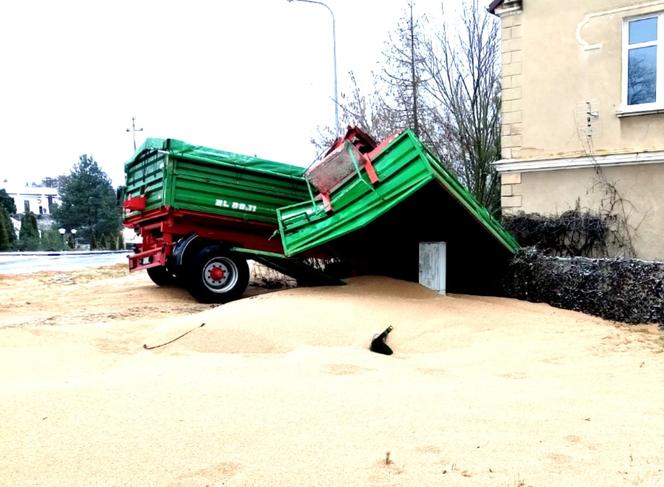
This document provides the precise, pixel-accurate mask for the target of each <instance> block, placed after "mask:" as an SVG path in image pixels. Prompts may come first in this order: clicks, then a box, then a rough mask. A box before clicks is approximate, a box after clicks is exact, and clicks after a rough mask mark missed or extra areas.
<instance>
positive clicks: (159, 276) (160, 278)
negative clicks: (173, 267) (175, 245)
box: [147, 266, 177, 286]
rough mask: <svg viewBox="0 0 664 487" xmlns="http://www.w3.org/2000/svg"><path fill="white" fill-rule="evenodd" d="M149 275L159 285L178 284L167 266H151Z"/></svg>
mask: <svg viewBox="0 0 664 487" xmlns="http://www.w3.org/2000/svg"><path fill="white" fill-rule="evenodd" d="M147 272H148V276H150V279H152V282H154V283H155V284H156V285H157V286H174V285H176V284H177V282H176V278H175V276H174V275H173V273H172V272H170V271H169V270H168V269H167V268H166V267H165V266H159V267H150V268H149V269H148V270H147Z"/></svg>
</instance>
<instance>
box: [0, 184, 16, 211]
mask: <svg viewBox="0 0 664 487" xmlns="http://www.w3.org/2000/svg"><path fill="white" fill-rule="evenodd" d="M0 208H4V209H5V210H7V212H8V213H9V214H10V215H15V214H16V203H14V198H12V197H11V196H9V194H7V191H6V190H4V189H0Z"/></svg>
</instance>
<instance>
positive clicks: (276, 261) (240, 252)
mask: <svg viewBox="0 0 664 487" xmlns="http://www.w3.org/2000/svg"><path fill="white" fill-rule="evenodd" d="M125 172H126V177H127V192H126V200H125V203H124V207H125V210H126V214H125V219H124V224H125V226H127V227H131V228H134V229H135V230H136V231H137V232H138V233H140V234H141V235H142V237H143V243H142V244H141V245H140V246H139V247H138V248H137V252H136V253H135V254H134V255H132V256H130V258H129V267H130V270H139V269H147V272H148V273H149V275H150V277H151V278H152V280H153V281H154V282H156V283H157V284H159V285H165V284H171V283H182V284H184V285H185V286H186V287H187V288H188V289H189V291H190V292H191V293H192V294H193V295H194V296H195V297H196V298H197V299H198V300H200V301H206V302H223V301H227V300H230V299H234V298H237V297H239V296H240V295H241V294H242V293H243V292H244V289H245V287H246V285H247V281H248V268H247V264H246V260H245V258H247V257H251V258H253V259H255V260H258V261H260V262H262V263H265V264H267V265H270V266H272V267H274V268H276V269H278V270H280V271H282V272H285V273H287V274H288V273H291V272H292V273H291V275H294V276H295V277H297V278H298V280H300V278H303V279H301V280H302V281H305V280H306V281H307V282H309V283H311V282H312V279H311V276H307V275H306V273H307V272H309V271H308V270H307V269H308V268H307V267H306V266H302V265H301V263H302V260H304V258H307V257H312V256H315V257H322V258H324V259H328V260H334V261H336V263H337V264H340V265H339V266H338V267H341V268H344V267H345V271H346V274H367V273H371V274H384V275H390V276H393V277H397V278H402V279H407V280H412V281H417V280H418V279H417V271H418V255H417V252H418V251H417V248H418V244H419V243H421V242H428V241H444V242H446V243H447V248H448V262H449V265H448V276H449V280H450V284H451V285H450V286H449V290H450V291H457V292H475V293H495V292H496V289H497V285H498V284H497V279H498V277H499V276H500V275H501V274H502V272H503V270H504V266H505V265H506V264H507V262H509V259H510V258H511V256H512V254H513V253H514V252H515V251H516V250H517V248H518V244H517V243H516V242H515V241H514V239H513V238H512V236H511V235H510V234H509V233H508V232H507V231H505V230H504V229H503V228H502V227H501V226H500V224H499V223H498V222H497V221H496V220H494V219H493V218H492V217H491V215H490V214H489V212H488V211H487V210H486V209H485V208H483V207H482V206H481V205H480V204H479V203H478V202H477V200H476V199H475V198H474V197H473V196H472V195H471V194H470V193H469V192H468V191H467V190H466V189H465V188H464V187H463V186H462V185H461V184H460V183H459V182H458V181H457V180H456V178H455V177H454V176H453V175H452V174H451V173H450V172H449V171H447V170H446V169H445V167H444V166H443V164H441V163H440V162H439V161H438V160H437V159H436V158H435V157H434V156H433V155H432V153H431V152H430V151H428V150H427V149H426V147H424V146H423V144H422V143H421V142H420V141H419V140H418V139H417V137H415V135H414V134H413V133H412V132H411V131H410V130H405V131H402V132H399V133H396V134H394V135H393V136H391V137H388V138H387V139H386V140H384V141H382V142H381V143H380V144H378V143H377V142H376V141H374V140H373V139H372V138H371V137H370V136H368V135H367V134H365V133H364V132H362V131H361V130H359V129H357V128H349V131H348V132H347V133H346V135H345V136H344V137H340V138H339V139H337V140H336V141H335V143H334V144H333V145H332V147H331V148H330V150H329V151H328V152H327V153H326V154H325V156H324V157H323V158H322V159H321V160H320V161H318V162H316V163H315V164H313V165H312V166H310V167H309V168H307V169H306V170H305V169H304V168H302V167H297V166H291V165H287V164H281V163H277V162H273V161H266V160H263V159H259V158H256V157H248V156H243V155H239V154H234V153H231V152H225V151H219V150H215V149H210V148H206V147H201V146H194V145H191V144H187V143H185V142H181V141H178V140H174V139H166V140H162V139H148V141H147V142H146V143H145V144H144V145H143V146H142V147H141V148H140V149H139V150H138V151H137V153H136V154H135V156H134V157H133V158H132V159H131V160H130V161H129V162H127V164H126V165H125ZM315 277H316V279H319V278H320V277H321V276H320V275H316V276H315ZM305 278H306V279H305ZM326 278H327V279H328V280H327V281H326V282H333V281H334V280H330V279H329V276H326Z"/></svg>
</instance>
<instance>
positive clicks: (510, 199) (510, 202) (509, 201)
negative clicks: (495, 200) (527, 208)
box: [500, 196, 521, 208]
mask: <svg viewBox="0 0 664 487" xmlns="http://www.w3.org/2000/svg"><path fill="white" fill-rule="evenodd" d="M500 205H501V206H502V207H503V208H519V207H521V196H503V197H501V198H500Z"/></svg>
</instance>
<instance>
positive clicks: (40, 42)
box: [0, 0, 461, 186]
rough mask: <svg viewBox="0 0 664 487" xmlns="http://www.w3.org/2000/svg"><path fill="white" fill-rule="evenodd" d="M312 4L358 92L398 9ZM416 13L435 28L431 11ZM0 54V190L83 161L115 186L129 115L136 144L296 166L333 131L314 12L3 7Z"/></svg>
mask: <svg viewBox="0 0 664 487" xmlns="http://www.w3.org/2000/svg"><path fill="white" fill-rule="evenodd" d="M445 2H446V5H448V4H458V3H460V2H461V0H445ZM326 3H327V4H328V5H329V6H330V7H331V8H332V10H333V11H334V13H335V17H336V24H337V57H338V73H339V81H340V90H343V88H344V87H347V86H348V76H347V73H348V71H349V70H351V69H352V70H354V71H355V72H356V73H357V74H358V76H359V78H360V81H362V82H367V81H368V80H369V79H370V74H369V73H370V72H371V70H376V62H377V61H379V60H381V51H382V49H383V47H384V43H385V41H386V39H387V36H388V33H389V32H390V31H393V30H394V28H395V26H396V24H397V22H398V19H399V17H400V16H401V15H402V14H403V13H404V12H405V9H406V6H407V2H406V0H327V2H326ZM416 7H417V9H418V10H419V11H421V12H428V13H429V14H430V15H435V13H436V12H438V11H439V9H440V0H419V2H417V3H416ZM0 46H1V47H0V69H1V71H0V137H1V139H0V140H1V142H2V162H1V166H0V167H1V170H0V185H2V184H3V182H4V180H8V181H9V184H10V185H16V184H22V183H24V182H32V181H40V180H41V179H42V177H45V176H57V175H59V174H64V173H68V172H69V170H70V169H71V167H72V165H73V164H74V163H75V162H76V161H77V160H78V156H79V155H80V154H83V153H87V154H91V155H92V156H94V158H95V159H96V160H97V161H98V162H99V164H100V165H101V167H102V168H103V169H104V170H105V171H106V172H107V173H108V174H109V176H111V178H112V179H113V183H114V184H115V185H119V184H123V182H124V175H123V164H124V162H125V161H126V160H127V159H129V158H130V157H131V155H132V153H133V147H132V140H131V135H130V134H128V133H127V132H126V131H125V129H127V128H128V127H130V125H131V117H132V116H134V115H135V116H136V122H137V127H139V128H143V129H144V131H143V132H140V133H138V134H137V142H138V144H139V145H140V143H142V142H143V140H144V138H145V137H162V138H167V137H172V138H178V139H182V140H185V141H188V142H192V143H195V144H200V145H208V146H211V147H215V148H218V149H224V150H230V151H233V152H239V153H244V154H251V155H254V154H255V155H258V156H259V157H264V158H266V159H272V160H276V161H281V162H289V163H292V164H298V165H307V164H309V163H311V162H312V161H313V159H314V158H315V156H316V153H315V149H314V147H313V146H312V145H311V144H310V142H309V140H310V139H311V137H312V136H313V135H315V133H316V127H317V126H319V125H326V124H327V125H332V124H333V122H334V108H333V104H332V101H331V98H332V93H333V69H332V66H333V64H332V34H331V17H330V14H329V12H328V11H327V10H326V9H325V8H324V7H322V6H320V5H312V4H309V3H303V2H299V1H295V2H292V3H289V2H288V1H287V0H209V1H208V0H190V1H187V2H184V1H171V0H160V1H147V0H131V1H129V0H114V1H110V0H109V1H90V0H85V1H83V0H82V1H73V0H59V1H51V0H33V1H31V0H21V1H4V2H2V3H1V4H0ZM5 186H7V184H5Z"/></svg>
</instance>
